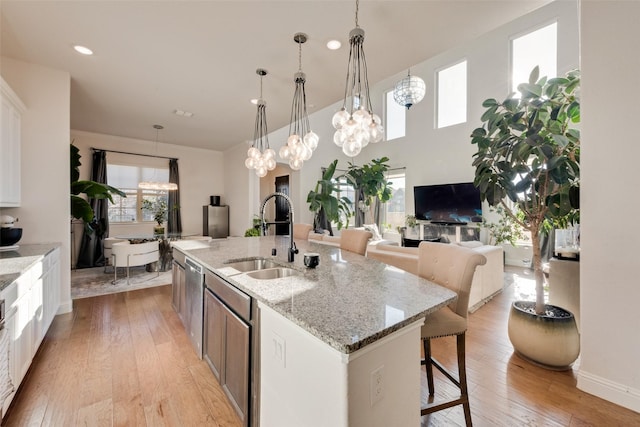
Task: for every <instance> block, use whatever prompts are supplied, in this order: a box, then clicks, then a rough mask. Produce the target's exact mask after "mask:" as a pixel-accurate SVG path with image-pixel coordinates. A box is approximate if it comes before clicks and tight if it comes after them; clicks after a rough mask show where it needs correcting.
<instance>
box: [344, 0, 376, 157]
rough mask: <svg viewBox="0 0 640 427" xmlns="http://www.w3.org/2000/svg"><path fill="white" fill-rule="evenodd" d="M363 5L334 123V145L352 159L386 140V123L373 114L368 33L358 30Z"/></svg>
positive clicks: (351, 34)
mask: <svg viewBox="0 0 640 427" xmlns="http://www.w3.org/2000/svg"><path fill="white" fill-rule="evenodd" d="M359 5H360V2H359V0H356V27H355V28H354V29H353V30H351V32H350V33H349V46H350V47H349V63H348V66H347V79H346V85H345V89H344V102H343V104H342V108H341V109H340V111H338V112H337V113H336V114H334V116H333V119H332V120H331V123H332V125H333V127H334V128H335V129H336V132H335V133H334V135H333V142H334V143H335V144H336V145H337V146H338V147H342V152H343V153H344V154H346V155H347V156H349V157H355V156H357V155H358V154H360V151H362V148H363V147H366V146H367V145H368V144H369V142H380V141H382V139H383V138H384V129H383V127H382V120H381V119H380V117H379V116H378V115H377V114H373V111H372V108H371V98H370V96H369V80H368V77H367V61H366V60H365V56H364V48H363V44H364V30H363V29H362V28H360V27H359V26H358V10H359Z"/></svg>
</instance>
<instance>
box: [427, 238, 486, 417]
mask: <svg viewBox="0 0 640 427" xmlns="http://www.w3.org/2000/svg"><path fill="white" fill-rule="evenodd" d="M486 262H487V259H486V258H485V256H484V255H482V254H480V253H478V252H476V251H473V250H472V249H469V248H465V247H462V246H458V245H452V244H446V243H434V242H421V243H420V246H419V247H418V275H419V276H420V277H423V278H425V279H427V280H429V281H431V282H434V283H437V284H439V285H441V286H444V287H446V288H449V289H451V290H452V291H454V292H455V293H457V294H458V298H457V299H456V300H455V301H454V302H452V303H451V304H449V305H447V306H445V307H443V308H441V309H440V310H438V311H436V312H435V313H432V314H429V315H428V316H427V317H426V319H425V322H424V325H423V326H422V332H421V333H422V343H423V346H424V360H422V361H421V364H423V365H425V369H426V371H427V385H428V387H429V396H433V395H434V386H433V367H434V366H435V367H436V368H437V369H438V370H439V371H440V372H442V373H443V374H444V376H446V377H447V378H448V379H449V380H450V381H451V382H452V383H453V384H455V385H456V386H457V387H458V388H459V389H460V397H459V398H457V399H453V400H451V401H447V402H443V403H438V402H433V403H430V404H428V405H427V406H426V407H425V408H422V409H421V410H420V415H426V414H430V413H433V412H436V411H440V410H443V409H446V408H450V407H452V406H457V405H462V408H463V410H464V419H465V422H466V425H467V426H471V425H472V424H471V408H470V406H469V392H468V388H467V371H466V364H465V333H466V331H467V314H468V309H469V292H470V290H471V283H472V281H473V275H474V273H475V271H476V267H478V266H479V265H484V264H485V263H486ZM446 336H455V337H456V344H457V359H458V378H455V377H454V376H453V375H452V374H451V373H450V372H448V371H447V370H446V369H445V368H444V367H443V366H442V365H441V364H440V363H438V361H436V360H435V359H433V357H432V356H431V340H432V339H435V338H440V337H446Z"/></svg>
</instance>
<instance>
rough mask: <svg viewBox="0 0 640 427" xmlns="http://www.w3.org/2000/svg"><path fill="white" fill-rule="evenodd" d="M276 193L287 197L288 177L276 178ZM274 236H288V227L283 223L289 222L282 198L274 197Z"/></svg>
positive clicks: (287, 210)
mask: <svg viewBox="0 0 640 427" xmlns="http://www.w3.org/2000/svg"><path fill="white" fill-rule="evenodd" d="M275 186H276V192H278V193H283V194H286V195H287V196H288V195H289V175H284V176H277V177H276V182H275ZM275 201H276V218H275V221H276V235H278V236H283V235H287V234H289V225H288V224H284V222H287V221H289V207H288V205H287V202H286V201H285V200H284V199H283V198H282V197H276V198H275Z"/></svg>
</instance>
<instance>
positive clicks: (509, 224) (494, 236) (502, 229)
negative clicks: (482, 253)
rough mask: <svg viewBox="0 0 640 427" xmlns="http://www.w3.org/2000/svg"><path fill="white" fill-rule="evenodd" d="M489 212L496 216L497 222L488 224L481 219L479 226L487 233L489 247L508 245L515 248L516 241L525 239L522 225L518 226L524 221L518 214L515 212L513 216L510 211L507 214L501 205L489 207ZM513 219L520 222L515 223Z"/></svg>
mask: <svg viewBox="0 0 640 427" xmlns="http://www.w3.org/2000/svg"><path fill="white" fill-rule="evenodd" d="M489 211H490V212H494V213H496V214H497V215H498V221H494V222H489V221H487V219H486V218H485V217H483V218H482V223H481V225H480V226H481V227H483V228H485V229H486V230H487V231H488V232H489V244H490V245H501V244H502V243H509V244H510V245H511V246H515V245H516V242H517V241H518V240H522V239H524V238H525V237H526V236H525V233H524V231H525V230H524V228H523V227H522V225H520V224H521V223H522V221H523V220H524V218H523V216H522V214H521V213H520V212H516V213H515V214H513V213H512V212H511V211H509V212H507V208H505V207H504V206H502V205H498V206H495V207H493V206H491V207H490V208H489ZM514 218H518V219H520V221H519V222H516V220H515V219H514Z"/></svg>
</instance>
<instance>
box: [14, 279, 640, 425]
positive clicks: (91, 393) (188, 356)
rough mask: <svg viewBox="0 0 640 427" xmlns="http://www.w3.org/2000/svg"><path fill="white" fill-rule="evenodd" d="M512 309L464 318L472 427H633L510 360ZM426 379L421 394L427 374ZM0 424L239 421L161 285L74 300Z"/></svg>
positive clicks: (433, 420) (569, 383) (507, 295)
mask: <svg viewBox="0 0 640 427" xmlns="http://www.w3.org/2000/svg"><path fill="white" fill-rule="evenodd" d="M512 300H513V289H512V287H511V286H509V287H507V288H506V289H505V291H504V292H503V293H502V294H500V295H499V296H497V297H496V298H494V299H493V300H492V301H491V302H490V303H488V304H487V305H485V306H484V307H482V308H481V309H479V310H478V311H476V312H475V313H474V314H472V315H470V318H469V330H468V332H467V374H468V380H469V389H470V400H471V413H472V418H473V422H474V424H475V425H476V426H572V427H583V426H635V425H640V414H638V413H636V412H633V411H630V410H627V409H624V408H621V407H619V406H617V405H614V404H612V403H609V402H606V401H604V400H602V399H599V398H596V397H594V396H591V395H589V394H586V393H583V392H581V391H580V390H578V389H576V387H575V384H576V372H577V365H576V367H575V368H574V370H572V371H567V372H552V371H547V370H545V369H542V368H538V367H536V366H533V365H531V364H529V363H527V362H525V361H523V360H521V359H520V358H519V357H518V356H516V355H514V354H513V349H512V347H511V344H510V343H509V339H508V337H507V317H508V307H509V304H510V302H511V301H512ZM416 345H419V343H416ZM433 353H434V355H435V356H436V358H438V359H439V360H440V361H441V362H442V363H443V364H444V365H446V366H448V367H449V368H451V369H455V358H454V355H455V341H454V339H449V338H444V339H439V340H434V341H433ZM435 377H436V398H437V399H438V398H443V397H446V396H448V395H454V394H455V393H456V391H457V389H456V388H455V387H454V386H451V385H450V384H448V383H447V382H446V381H445V380H444V379H443V377H442V376H441V375H440V374H439V373H436V375H435ZM423 380H424V381H425V383H424V387H423V390H426V378H425V375H424V373H423ZM423 399H425V401H426V399H427V395H426V393H425V394H424V395H423ZM328 409H329V410H330V408H328ZM310 417H312V415H310ZM2 425H6V426H26V425H28V426H73V425H90V426H110V425H115V426H154V427H155V426H162V425H167V426H213V427H216V426H219V427H223V426H240V422H239V420H238V418H237V416H236V415H235V413H234V412H233V409H232V408H231V406H230V404H229V403H228V401H227V399H226V397H225V396H224V393H223V392H222V390H221V388H220V387H219V385H218V383H217V381H216V380H215V378H214V377H213V374H211V372H210V370H209V368H208V366H207V365H206V363H205V362H204V361H201V360H198V358H197V357H196V355H195V353H194V352H193V350H192V349H191V344H190V342H189V340H188V338H187V336H186V334H185V332H184V329H183V328H182V324H181V323H180V320H179V319H178V317H177V315H176V314H175V313H174V311H173V309H172V308H171V288H170V286H161V287H157V288H149V289H143V290H138V291H131V292H127V293H120V294H113V295H105V296H100V297H92V298H86V299H81V300H76V301H74V312H73V313H70V314H66V315H61V316H57V317H56V319H55V320H54V322H53V325H52V327H51V329H50V331H49V333H48V334H47V336H46V338H45V341H44V342H43V344H42V346H41V348H40V351H39V352H38V354H37V356H36V358H35V359H34V362H33V365H32V367H31V370H30V372H29V373H28V375H27V378H26V380H25V382H24V383H23V386H22V388H21V389H20V391H19V393H18V395H17V396H16V398H15V399H14V403H13V405H12V407H11V408H10V410H9V413H8V414H7V416H6V417H5V420H4V422H3V423H2ZM421 425H422V426H452V425H453V426H455V425H460V426H463V425H464V415H463V413H462V407H461V406H458V407H455V408H450V409H447V410H444V411H440V412H438V413H436V414H432V415H430V416H425V417H423V418H422V423H421ZM264 427H272V426H264ZM301 427H304V426H301ZM354 427H360V426H354ZM392 427H404V426H392Z"/></svg>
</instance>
